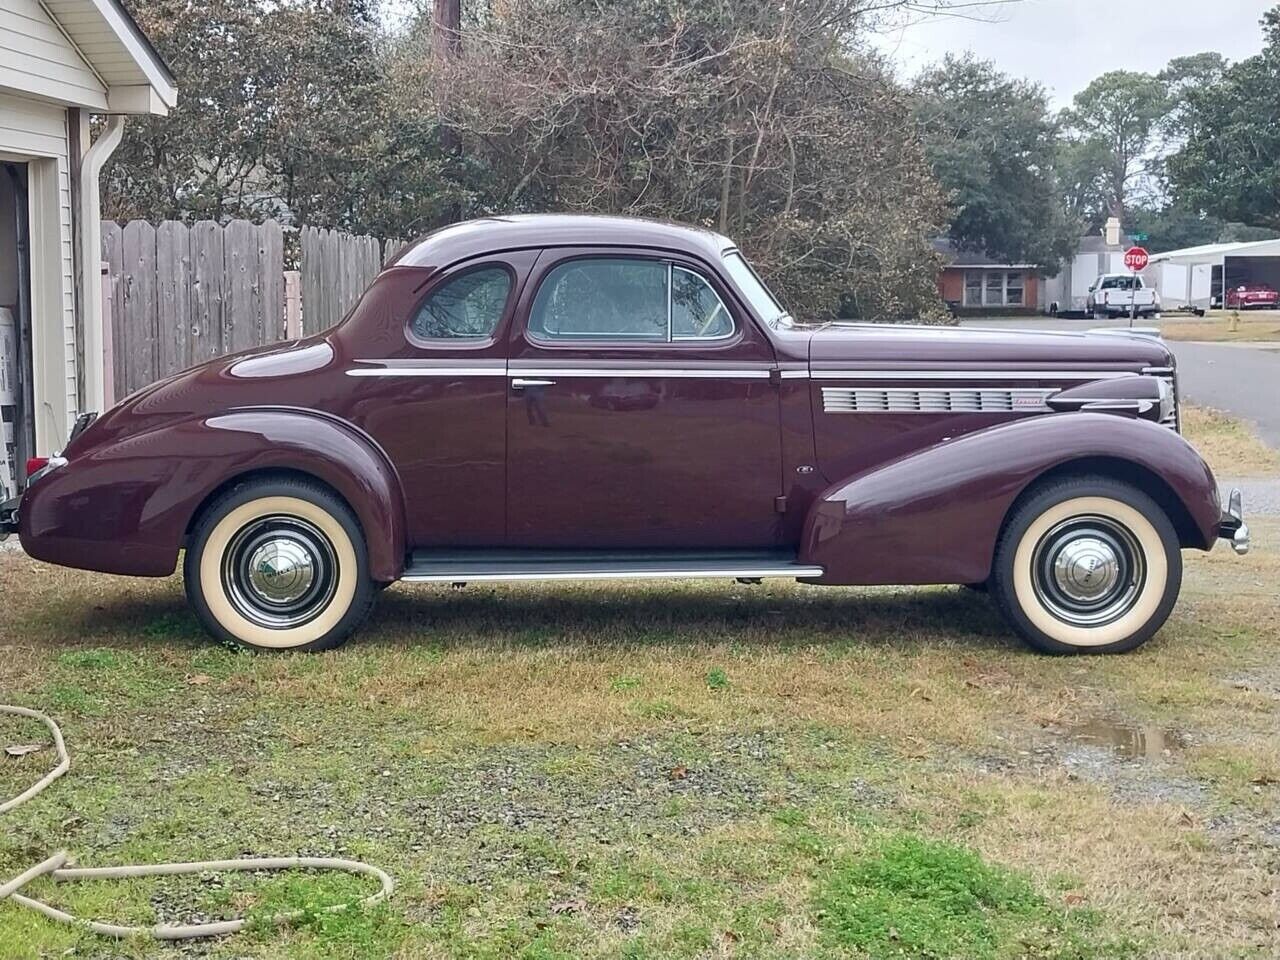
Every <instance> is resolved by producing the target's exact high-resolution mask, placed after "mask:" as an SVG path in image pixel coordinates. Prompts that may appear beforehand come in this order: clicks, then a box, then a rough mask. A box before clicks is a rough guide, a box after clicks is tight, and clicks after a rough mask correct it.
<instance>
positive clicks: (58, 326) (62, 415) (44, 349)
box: [0, 0, 79, 453]
mask: <svg viewBox="0 0 1280 960" xmlns="http://www.w3.org/2000/svg"><path fill="white" fill-rule="evenodd" d="M9 2H11V0H0V4H3V3H9ZM0 34H3V30H0ZM0 155H3V156H4V157H5V158H6V159H10V160H24V159H25V160H26V161H27V163H28V166H27V171H28V183H27V188H28V191H29V193H30V207H31V316H32V339H33V341H34V342H33V344H32V352H33V355H34V356H33V360H34V366H35V369H34V370H33V371H32V373H33V385H34V388H35V394H36V409H35V411H34V412H35V421H36V446H37V448H38V449H39V450H40V451H41V452H42V453H48V452H50V451H51V450H54V449H57V448H59V447H61V446H62V444H63V442H64V441H65V440H66V436H67V430H68V428H69V426H70V424H71V422H72V420H74V418H75V414H76V408H77V406H78V404H79V401H78V396H77V394H78V390H77V383H76V318H75V280H74V277H75V274H74V269H75V266H74V264H75V261H74V258H73V256H72V233H71V222H72V220H71V218H72V209H71V167H70V159H69V157H68V138H67V111H66V109H65V108H63V107H61V106H58V105H56V104H51V103H44V102H39V101H36V100H29V99H26V98H23V97H16V96H12V95H10V94H7V93H3V92H0Z"/></svg>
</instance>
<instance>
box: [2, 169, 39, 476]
mask: <svg viewBox="0 0 1280 960" xmlns="http://www.w3.org/2000/svg"><path fill="white" fill-rule="evenodd" d="M27 173H28V171H27V165H26V164H25V163H12V162H4V163H0V421H2V425H0V434H2V437H0V500H4V499H7V498H8V497H10V496H12V495H14V494H15V493H17V492H18V490H19V489H21V487H22V486H23V483H24V481H25V479H26V469H25V467H26V462H27V457H29V456H31V455H32V454H33V453H34V450H35V429H34V421H33V409H34V397H33V393H32V373H31V370H32V368H31V229H30V220H29V216H30V214H29V209H30V206H29V203H28V197H27Z"/></svg>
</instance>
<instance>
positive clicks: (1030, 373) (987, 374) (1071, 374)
mask: <svg viewBox="0 0 1280 960" xmlns="http://www.w3.org/2000/svg"><path fill="white" fill-rule="evenodd" d="M1135 376H1137V374H1136V373H1134V372H1132V371H1130V370H814V371H813V373H812V377H813V379H814V380H1114V379H1117V378H1119V377H1135Z"/></svg>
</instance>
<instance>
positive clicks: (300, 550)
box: [222, 515, 338, 630]
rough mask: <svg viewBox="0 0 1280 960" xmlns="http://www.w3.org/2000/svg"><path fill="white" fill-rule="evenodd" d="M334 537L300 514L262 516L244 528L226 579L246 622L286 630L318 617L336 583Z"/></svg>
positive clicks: (225, 566)
mask: <svg viewBox="0 0 1280 960" xmlns="http://www.w3.org/2000/svg"><path fill="white" fill-rule="evenodd" d="M337 572H338V564H337V556H336V553H335V552H334V549H333V544H332V543H330V542H329V538H328V537H327V536H325V535H324V533H323V532H322V531H321V530H320V529H319V528H318V527H316V526H315V525H314V524H311V523H308V522H307V521H306V520H302V519H300V518H298V517H290V516H283V515H281V516H269V517H261V518H259V519H257V520H254V521H253V522H251V523H248V524H246V525H245V526H244V527H242V528H241V529H240V530H239V531H238V532H237V533H236V535H235V536H234V537H233V538H232V539H231V543H230V544H229V545H228V546H227V550H226V553H225V554H224V555H223V562H222V582H223V586H224V587H225V589H226V592H227V596H228V597H229V598H230V600H231V603H232V605H233V606H234V607H235V608H236V610H237V611H238V612H239V613H240V614H241V615H242V616H243V617H244V618H245V619H247V620H249V621H251V622H253V623H255V624H257V625H259V626H262V627H269V628H271V629H275V630H285V629H288V628H290V627H296V626H298V625H300V624H303V623H306V622H307V621H308V620H312V619H314V618H315V617H316V616H318V615H319V614H320V613H321V611H323V610H324V608H325V607H327V606H328V605H329V601H330V600H332V599H333V593H334V590H335V589H336V587H337Z"/></svg>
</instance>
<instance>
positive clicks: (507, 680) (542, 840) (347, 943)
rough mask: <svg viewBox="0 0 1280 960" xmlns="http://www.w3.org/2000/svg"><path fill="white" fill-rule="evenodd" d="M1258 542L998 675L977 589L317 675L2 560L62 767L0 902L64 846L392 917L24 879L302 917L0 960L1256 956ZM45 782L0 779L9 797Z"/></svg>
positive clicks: (23, 767)
mask: <svg viewBox="0 0 1280 960" xmlns="http://www.w3.org/2000/svg"><path fill="white" fill-rule="evenodd" d="M1188 427H1189V429H1192V430H1195V431H1199V433H1198V436H1205V437H1209V438H1216V439H1215V440H1214V442H1218V443H1220V444H1222V445H1226V444H1231V445H1237V446H1240V447H1243V448H1248V447H1249V445H1250V444H1256V441H1253V440H1251V439H1250V438H1249V436H1248V434H1247V433H1245V432H1242V431H1236V430H1235V429H1233V428H1230V425H1229V424H1226V425H1224V424H1223V423H1218V422H1217V421H1216V420H1215V418H1213V417H1209V416H1207V415H1206V416H1204V417H1203V419H1200V420H1197V419H1194V418H1193V419H1189V421H1188ZM1206 442H1208V441H1206ZM1232 455H1233V456H1234V455H1235V454H1234V453H1233V454H1232ZM1252 456H1253V457H1254V458H1255V461H1256V462H1257V463H1265V462H1266V460H1265V457H1266V455H1265V454H1264V453H1263V452H1261V451H1259V450H1253V452H1252ZM1254 526H1255V530H1256V534H1255V539H1256V541H1257V542H1258V544H1259V548H1258V549H1257V550H1256V551H1255V553H1253V554H1251V555H1250V556H1249V557H1246V558H1243V559H1241V558H1237V557H1235V556H1233V555H1231V554H1230V552H1229V551H1225V550H1223V549H1221V548H1220V549H1219V550H1217V551H1215V552H1214V553H1212V554H1209V555H1200V554H1187V555H1186V556H1187V573H1186V582H1185V586H1184V593H1183V600H1182V602H1181V604H1180V605H1179V607H1178V609H1177V611H1176V612H1175V614H1174V617H1173V619H1172V620H1171V622H1170V624H1169V625H1168V626H1167V627H1166V629H1165V630H1164V631H1163V632H1162V633H1161V635H1160V636H1159V637H1157V638H1156V639H1155V640H1154V641H1152V642H1151V643H1150V644H1149V645H1148V646H1147V647H1145V648H1143V649H1142V650H1141V651H1139V652H1137V653H1135V654H1131V655H1129V656H1124V657H1114V658H1102V659H1094V658H1079V659H1053V658H1046V657H1041V656H1037V655H1034V654H1032V653H1030V652H1028V651H1026V650H1025V649H1023V648H1022V647H1021V646H1020V645H1019V644H1018V643H1017V642H1016V641H1014V640H1013V639H1012V638H1011V637H1010V636H1009V634H1008V632H1007V630H1006V629H1005V628H1004V626H1003V625H1002V624H1001V622H1000V621H999V619H998V618H997V616H996V614H995V613H994V611H993V610H992V609H991V607H990V605H989V603H988V602H987V600H986V598H985V597H983V596H981V595H978V594H975V593H972V592H970V591H965V590H960V589H955V588H938V589H843V588H820V587H807V586H803V585H797V584H793V583H788V582H783V581H774V582H769V583H766V584H765V585H763V586H755V587H751V586H742V585H737V584H727V585H726V584H719V583H708V584H702V583H691V584H674V585H672V584H636V583H622V584H608V585H601V584H595V585H565V584H556V585H527V586H526V585H511V586H492V587H479V586H477V587H472V588H468V589H467V590H465V591H461V592H454V591H451V590H448V589H443V588H440V589H437V588H429V587H417V588H411V587H408V586H396V587H393V588H392V589H390V590H389V591H387V593H386V594H384V595H383V596H382V597H381V599H380V601H379V605H378V608H377V610H376V611H375V613H374V616H373V618H372V620H371V621H370V623H369V625H368V627H367V628H366V630H365V631H364V632H363V633H362V634H361V636H360V637H359V638H358V639H357V640H356V641H355V642H353V643H351V644H349V645H348V646H347V647H346V648H344V649H342V650H339V651H334V652H332V653H328V654H323V655H312V656H308V655H298V656H254V655H250V654H247V653H241V652H237V651H233V650H229V649H226V648H223V647H220V646H217V645H215V644H213V643H211V642H209V641H207V640H206V639H205V638H204V637H203V635H202V634H201V633H200V631H199V629H198V628H197V626H196V624H195V622H194V620H193V619H192V617H191V616H190V614H189V613H188V612H187V610H186V607H185V604H184V601H183V598H182V592H181V586H180V584H179V582H178V581H177V579H176V578H175V579H171V580H162V581H144V580H120V579H115V578H111V577H107V576H99V575H96V574H89V573H80V572H75V571H70V570H63V569H59V568H53V567H46V566H42V565H40V564H37V563H34V562H32V561H30V560H27V559H25V558H23V557H21V556H19V555H13V554H4V555H0V596H2V597H3V607H4V613H5V616H4V618H3V622H2V623H0V700H2V701H6V702H15V703H20V704H23V705H27V706H34V707H39V708H42V709H45V710H47V711H48V712H49V713H51V714H53V715H54V716H55V717H56V718H57V719H58V720H59V721H60V722H61V723H62V725H63V728H64V731H65V733H66V735H67V739H68V743H69V747H70V750H71V753H72V768H71V771H70V773H69V774H68V775H67V776H66V777H65V778H63V779H62V780H61V781H59V782H58V783H56V784H55V785H54V786H52V787H51V788H50V789H49V790H48V791H46V792H45V793H44V794H43V795H42V796H40V797H39V798H37V799H36V800H34V801H32V802H31V803H29V804H28V805H26V806H24V807H22V808H21V809H19V810H18V811H16V812H14V813H11V814H9V815H8V816H6V817H5V818H4V822H3V830H2V831H0V880H3V879H7V878H8V877H9V876H12V875H15V874H17V873H18V872H20V871H21V870H23V869H25V868H26V867H27V866H28V865H30V864H32V863H34V862H36V861H37V860H40V859H43V858H44V857H45V856H47V855H48V854H49V853H51V852H52V851H54V850H56V849H59V848H62V847H66V848H68V849H70V851H71V852H72V854H73V855H74V857H75V858H76V860H77V861H78V862H79V863H80V864H81V865H85V866H94V865H107V864H119V863H137V862H150V861H159V860H186V859H208V858H215V857H233V856H242V855H263V856H265V855H287V854H310V855H337V856H349V857H357V858H362V859H367V860H369V861H371V862H374V863H377V864H379V865H381V866H383V867H385V868H386V869H388V870H389V871H391V872H392V873H393V874H394V875H395V876H396V877H397V879H398V880H399V883H400V887H399V889H398V891H397V894H396V896H395V897H394V899H393V900H392V901H391V902H390V903H389V904H387V905H384V906H382V907H379V908H377V909H375V910H372V911H369V912H358V913H350V914H337V915H327V914H320V913H318V912H316V911H315V909H314V908H315V907H318V906H321V905H323V904H326V903H331V902H335V901H338V900H344V899H347V898H349V897H350V896H351V895H352V894H353V893H358V892H362V891H365V890H366V889H368V887H367V885H366V884H367V882H366V881H363V880H359V879H354V878H349V877H345V876H337V877H334V876H314V875H307V874H293V875H288V876H284V877H279V876H277V877H261V878H256V877H251V876H236V877H229V878H225V879H221V878H218V879H215V878H210V877H203V878H202V877H191V878H179V879H170V880H137V881H129V882H99V883H84V884H75V885H70V884H66V885H57V884H53V883H49V882H41V883H39V884H37V885H35V887H34V888H33V891H32V892H33V895H36V896H39V897H42V898H45V899H47V900H49V901H51V902H53V903H55V904H58V905H61V906H64V907H66V908H68V909H70V910H71V911H72V912H74V913H78V914H81V915H85V916H96V917H99V918H102V919H111V920H115V921H116V922H129V921H133V922H166V923H173V922H182V921H189V920H195V919H199V918H214V917H222V916H232V915H237V914H239V913H241V912H243V911H248V913H249V914H250V915H251V916H255V917H263V916H265V915H267V914H270V913H271V912H273V911H274V910H276V909H279V908H281V907H289V908H295V907H301V908H303V909H310V912H309V914H308V916H307V918H305V919H304V921H303V922H301V923H300V924H298V925H296V926H295V927H293V928H290V929H284V930H275V929H265V928H259V929H256V930H254V931H252V932H249V933H245V934H242V935H239V936H236V937H231V938H228V939H225V940H220V941H213V942H206V943H197V944H186V945H182V946H179V947H177V948H174V947H161V946H158V945H156V944H154V943H151V942H149V941H143V942H137V943H124V944H117V943H113V942H110V941H105V940H101V939H99V938H96V937H94V936H92V935H81V934H79V933H78V932H76V931H75V930H73V929H70V928H66V927H61V926H57V925H55V924H53V923H50V922H48V921H46V920H45V919H43V918H42V917H39V916H37V915H35V914H33V913H30V912H28V911H25V910H22V909H19V908H17V907H15V906H14V905H12V904H3V903H0V957H3V958H5V960H9V958H25V957H53V956H64V955H65V956H79V957H118V956H124V957H151V956H155V957H171V956H175V955H188V954H189V955H195V956H201V957H213V958H232V957H236V958H241V957H252V958H286V957H290V958H293V957H296V958H304V957H305V958H312V957H320V958H324V957H338V958H353V960H354V958H377V957H400V958H418V957H427V958H432V957H441V958H443V957H473V958H495V960H497V958H507V957H529V958H551V957H566V958H569V957H630V958H641V957H655V958H673V957H674V958H678V957H762V958H767V957H837V956H871V957H890V956H892V957H915V956H927V957H963V958H1006V957H1008V958H1012V957H1026V956H1030V957H1061V958H1085V957H1106V958H1114V957H1130V956H1132V957H1140V956H1153V957H1156V956H1205V957H1210V956H1212V957H1223V956H1235V957H1259V958H1261V957H1274V956H1275V951H1276V944H1277V938H1278V937H1280V930H1278V929H1277V917H1278V916H1280V882H1278V881H1277V873H1278V872H1280V825H1278V821H1280V658H1277V648H1278V646H1280V644H1278V641H1280V597H1278V596H1277V584H1278V583H1280V551H1278V550H1277V548H1276V547H1275V544H1276V542H1277V537H1280V522H1277V521H1266V520H1263V521H1259V522H1258V523H1256V524H1254ZM43 739H44V735H43V732H42V729H41V728H40V727H39V726H38V725H35V724H28V723H25V722H19V721H17V720H10V719H7V718H5V719H0V745H7V744H16V743H26V742H39V741H42V740H43ZM50 758H51V751H50V750H49V749H47V748H46V749H45V750H42V751H39V752H36V753H32V754H28V755H27V756H25V757H22V758H20V759H18V758H12V757H5V756H4V755H3V754H0V797H7V796H9V795H12V794H13V793H16V792H18V790H20V789H21V788H22V787H23V786H25V785H26V784H27V783H29V782H31V781H33V780H35V779H36V778H38V777H39V776H40V774H41V773H42V772H43V770H44V769H45V768H46V767H47V766H48V765H49V764H50Z"/></svg>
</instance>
